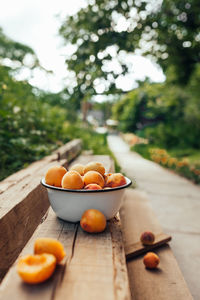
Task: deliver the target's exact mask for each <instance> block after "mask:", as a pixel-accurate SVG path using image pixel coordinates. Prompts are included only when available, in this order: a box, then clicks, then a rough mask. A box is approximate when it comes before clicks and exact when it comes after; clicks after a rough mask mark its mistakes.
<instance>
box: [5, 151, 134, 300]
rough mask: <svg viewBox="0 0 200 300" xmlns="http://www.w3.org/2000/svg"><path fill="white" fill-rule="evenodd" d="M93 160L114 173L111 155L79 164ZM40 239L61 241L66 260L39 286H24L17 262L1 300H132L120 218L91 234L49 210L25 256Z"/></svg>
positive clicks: (8, 278) (11, 271)
mask: <svg viewBox="0 0 200 300" xmlns="http://www.w3.org/2000/svg"><path fill="white" fill-rule="evenodd" d="M91 160H95V161H100V162H102V163H103V164H104V165H105V167H106V171H113V170H112V168H113V162H112V160H111V159H110V158H109V157H108V156H80V157H79V158H78V159H77V160H76V162H81V163H84V164H85V163H87V162H89V161H91ZM39 236H40V237H41V236H47V237H54V238H57V239H59V240H60V241H61V242H62V243H63V245H64V247H65V250H66V252H67V259H66V261H65V262H64V263H63V265H61V266H60V267H59V268H57V270H56V273H55V274H54V276H53V277H52V278H51V279H50V280H49V281H47V282H46V283H44V284H41V285H37V286H28V285H26V284H24V283H22V281H21V279H20V278H19V276H18V274H17V273H16V262H15V264H14V265H13V266H12V267H11V269H10V270H9V272H8V274H7V275H6V276H5V278H4V280H3V282H2V285H1V287H0V295H1V296H0V297H1V298H0V299H16V298H17V297H18V298H19V299H20V300H25V299H29V300H31V299H34V300H37V299H38V300H40V299H42V300H46V299H48V300H50V299H51V300H52V299H56V300H61V299H70V300H74V299H77V300H79V299H87V300H89V299H91V300H93V299H95V300H98V299H99V300H100V299H101V300H128V299H130V289H129V284H128V275H127V267H126V261H125V253H124V248H123V241H122V232H121V224H120V219H119V218H115V219H113V220H112V221H110V222H108V224H107V228H106V230H105V231H104V232H103V233H100V234H88V233H86V232H84V231H83V230H82V229H81V228H80V226H79V224H78V223H77V224H73V223H68V222H64V221H61V220H59V219H58V218H56V216H55V214H54V212H53V211H52V210H51V209H50V210H49V212H48V215H47V218H46V220H45V221H44V222H43V223H42V224H41V225H39V227H38V228H37V230H36V231H35V233H34V235H33V236H32V238H31V240H30V241H29V242H28V243H27V245H26V246H25V248H24V249H23V252H22V254H28V253H32V251H33V243H34V240H35V239H36V238H37V237H39ZM16 296H17V297H16Z"/></svg>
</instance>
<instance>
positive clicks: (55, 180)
mask: <svg viewBox="0 0 200 300" xmlns="http://www.w3.org/2000/svg"><path fill="white" fill-rule="evenodd" d="M66 172H67V170H66V169H65V168H64V167H62V166H54V167H51V168H49V169H48V171H47V173H46V175H45V182H46V183H47V184H49V185H53V186H57V187H61V181H62V178H63V176H64V175H65V173H66Z"/></svg>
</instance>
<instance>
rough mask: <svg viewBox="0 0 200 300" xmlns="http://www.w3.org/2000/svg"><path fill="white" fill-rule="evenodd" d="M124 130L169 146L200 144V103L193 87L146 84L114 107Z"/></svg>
mask: <svg viewBox="0 0 200 300" xmlns="http://www.w3.org/2000/svg"><path fill="white" fill-rule="evenodd" d="M113 116H114V117H115V118H116V119H118V120H119V121H120V129H121V130H123V131H125V132H126V131H130V132H135V133H137V134H139V135H140V136H142V137H145V138H148V139H149V141H150V142H151V143H152V144H155V145H160V146H162V147H166V148H168V149H169V148H173V147H174V146H175V145H177V146H179V147H182V148H187V147H188V146H189V147H194V148H199V147H200V140H199V132H200V106H199V101H198V98H197V96H196V95H194V94H192V93H191V91H190V88H188V89H187V90H186V89H185V90H183V89H181V88H179V87H177V86H176V85H172V84H148V83H146V84H144V85H142V86H141V87H140V88H138V89H135V90H133V91H132V92H130V93H128V94H127V95H126V96H125V97H123V98H122V99H121V100H120V101H118V102H117V103H116V104H115V105H114V106H113Z"/></svg>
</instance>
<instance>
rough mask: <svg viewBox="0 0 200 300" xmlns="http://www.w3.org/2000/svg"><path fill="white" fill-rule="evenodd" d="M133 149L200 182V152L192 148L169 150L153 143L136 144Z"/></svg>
mask: <svg viewBox="0 0 200 300" xmlns="http://www.w3.org/2000/svg"><path fill="white" fill-rule="evenodd" d="M131 150H132V151H136V152H138V153H140V154H141V155H142V156H143V157H144V158H146V159H150V160H153V161H154V162H156V163H159V164H161V165H162V166H163V167H166V168H170V169H171V170H173V171H175V172H176V173H178V174H180V175H182V176H184V177H186V178H188V179H190V180H192V181H193V182H195V183H198V184H200V153H199V151H196V150H194V149H191V148H187V149H180V148H173V149H170V150H169V151H166V150H165V149H160V148H159V147H156V146H155V145H153V146H152V145H151V144H136V145H134V146H133V147H132V148H131Z"/></svg>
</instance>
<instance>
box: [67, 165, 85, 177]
mask: <svg viewBox="0 0 200 300" xmlns="http://www.w3.org/2000/svg"><path fill="white" fill-rule="evenodd" d="M84 168H85V166H84V165H81V164H75V165H73V166H72V167H71V168H70V171H76V172H78V173H79V174H80V175H81V176H83V175H84Z"/></svg>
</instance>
